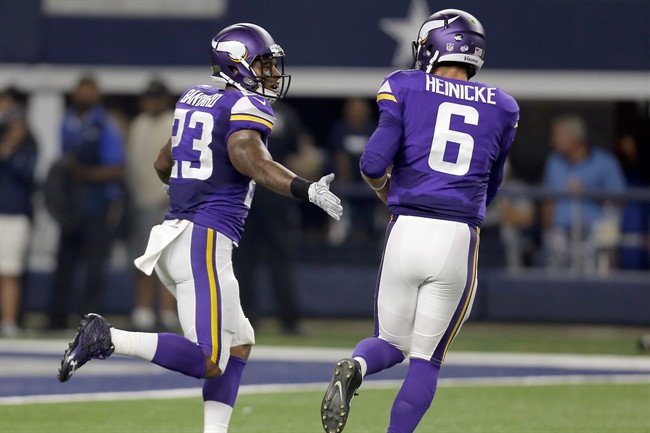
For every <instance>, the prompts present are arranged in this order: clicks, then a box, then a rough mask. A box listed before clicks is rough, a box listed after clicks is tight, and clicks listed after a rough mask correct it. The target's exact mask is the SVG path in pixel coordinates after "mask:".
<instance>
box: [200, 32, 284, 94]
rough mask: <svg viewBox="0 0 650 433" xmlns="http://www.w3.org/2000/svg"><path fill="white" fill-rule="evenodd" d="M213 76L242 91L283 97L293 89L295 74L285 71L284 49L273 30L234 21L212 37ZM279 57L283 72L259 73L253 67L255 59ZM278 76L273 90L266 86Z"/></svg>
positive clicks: (216, 79) (279, 64) (218, 80)
mask: <svg viewBox="0 0 650 433" xmlns="http://www.w3.org/2000/svg"><path fill="white" fill-rule="evenodd" d="M210 58H211V59H212V79H213V80H214V81H216V82H218V83H221V84H223V85H225V84H229V85H231V86H235V87H236V88H238V89H239V90H248V91H251V92H254V93H257V94H258V95H261V96H264V97H265V98H268V99H269V100H270V101H274V100H275V99H278V98H282V97H284V95H286V93H287V91H288V90H289V84H290V83H291V75H286V74H285V73H284V50H283V49H282V47H280V45H278V44H276V43H275V41H274V40H273V38H272V37H271V35H270V34H269V32H267V31H266V30H264V29H263V28H262V27H260V26H258V25H255V24H250V23H239V24H233V25H231V26H228V27H226V28H225V29H223V30H221V31H220V32H219V33H217V35H216V36H215V37H214V38H213V39H212V46H211V48H210ZM270 59H276V62H277V63H276V65H275V69H277V70H278V71H279V72H280V75H270V74H272V73H273V72H272V71H274V70H275V69H272V70H271V72H270V74H269V75H266V74H265V75H264V76H258V75H256V74H255V71H253V69H252V68H251V66H252V64H253V62H254V61H255V60H270ZM266 79H277V83H276V84H275V85H274V86H273V88H272V90H271V89H267V88H265V87H264V80H266Z"/></svg>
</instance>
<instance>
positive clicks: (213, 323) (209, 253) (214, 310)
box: [205, 228, 220, 364]
mask: <svg viewBox="0 0 650 433" xmlns="http://www.w3.org/2000/svg"><path fill="white" fill-rule="evenodd" d="M214 244H215V242H214V230H213V229H210V228H209V229H208V240H207V242H206V247H205V265H206V268H207V270H208V282H209V285H210V330H211V334H212V353H211V354H210V360H211V361H212V362H214V363H215V364H217V362H218V358H219V335H220V332H219V308H218V299H219V291H218V288H217V280H216V278H215V276H214V270H215V269H216V266H215V263H214V251H215V248H214Z"/></svg>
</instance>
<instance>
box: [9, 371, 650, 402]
mask: <svg viewBox="0 0 650 433" xmlns="http://www.w3.org/2000/svg"><path fill="white" fill-rule="evenodd" d="M401 383H402V382H401V381H400V380H375V381H367V382H366V383H364V385H363V388H365V389H397V388H398V387H399V386H400V385H401ZM585 384H650V375H646V374H639V375H584V376H583V375H573V376H563V375H559V376H527V377H499V378H467V379H463V378H457V379H441V380H440V382H439V387H444V388H454V387H477V386H552V385H585ZM326 387H327V383H304V384H270V385H243V386H242V387H241V388H240V390H239V393H240V394H242V395H245V394H272V393H281V392H310V391H324V390H325V388H326ZM201 392H202V391H201V388H200V387H196V388H183V389H169V390H154V391H129V392H98V393H85V394H55V395H34V396H19V397H1V398H0V405H7V406H10V405H12V406H13V405H24V404H35V403H72V402H87V401H117V400H119V401H123V400H145V399H151V400H165V399H174V398H200V397H201Z"/></svg>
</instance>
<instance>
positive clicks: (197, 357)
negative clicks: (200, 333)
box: [151, 334, 205, 379]
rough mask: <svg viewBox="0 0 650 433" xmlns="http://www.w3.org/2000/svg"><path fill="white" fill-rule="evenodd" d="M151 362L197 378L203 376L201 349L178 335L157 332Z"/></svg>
mask: <svg viewBox="0 0 650 433" xmlns="http://www.w3.org/2000/svg"><path fill="white" fill-rule="evenodd" d="M151 362H153V363H154V364H158V365H160V366H161V367H165V368H167V369H169V370H174V371H178V372H180V373H183V374H185V375H187V376H192V377H196V378H197V379H201V378H203V377H204V376H205V354H204V353H203V349H201V348H200V347H199V346H198V345H197V344H195V343H192V342H191V341H190V340H188V339H187V338H185V337H182V336H180V335H176V334H158V346H157V347H156V354H155V355H154V356H153V359H152V360H151Z"/></svg>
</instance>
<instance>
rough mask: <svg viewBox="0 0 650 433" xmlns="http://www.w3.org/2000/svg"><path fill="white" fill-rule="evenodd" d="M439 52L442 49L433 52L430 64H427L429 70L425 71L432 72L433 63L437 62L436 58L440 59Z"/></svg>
mask: <svg viewBox="0 0 650 433" xmlns="http://www.w3.org/2000/svg"><path fill="white" fill-rule="evenodd" d="M439 54H440V51H438V50H436V52H435V53H434V54H433V57H431V60H429V64H428V65H427V70H426V71H425V72H426V73H427V74H430V73H431V70H432V69H433V65H434V64H435V62H436V60H438V55H439Z"/></svg>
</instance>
